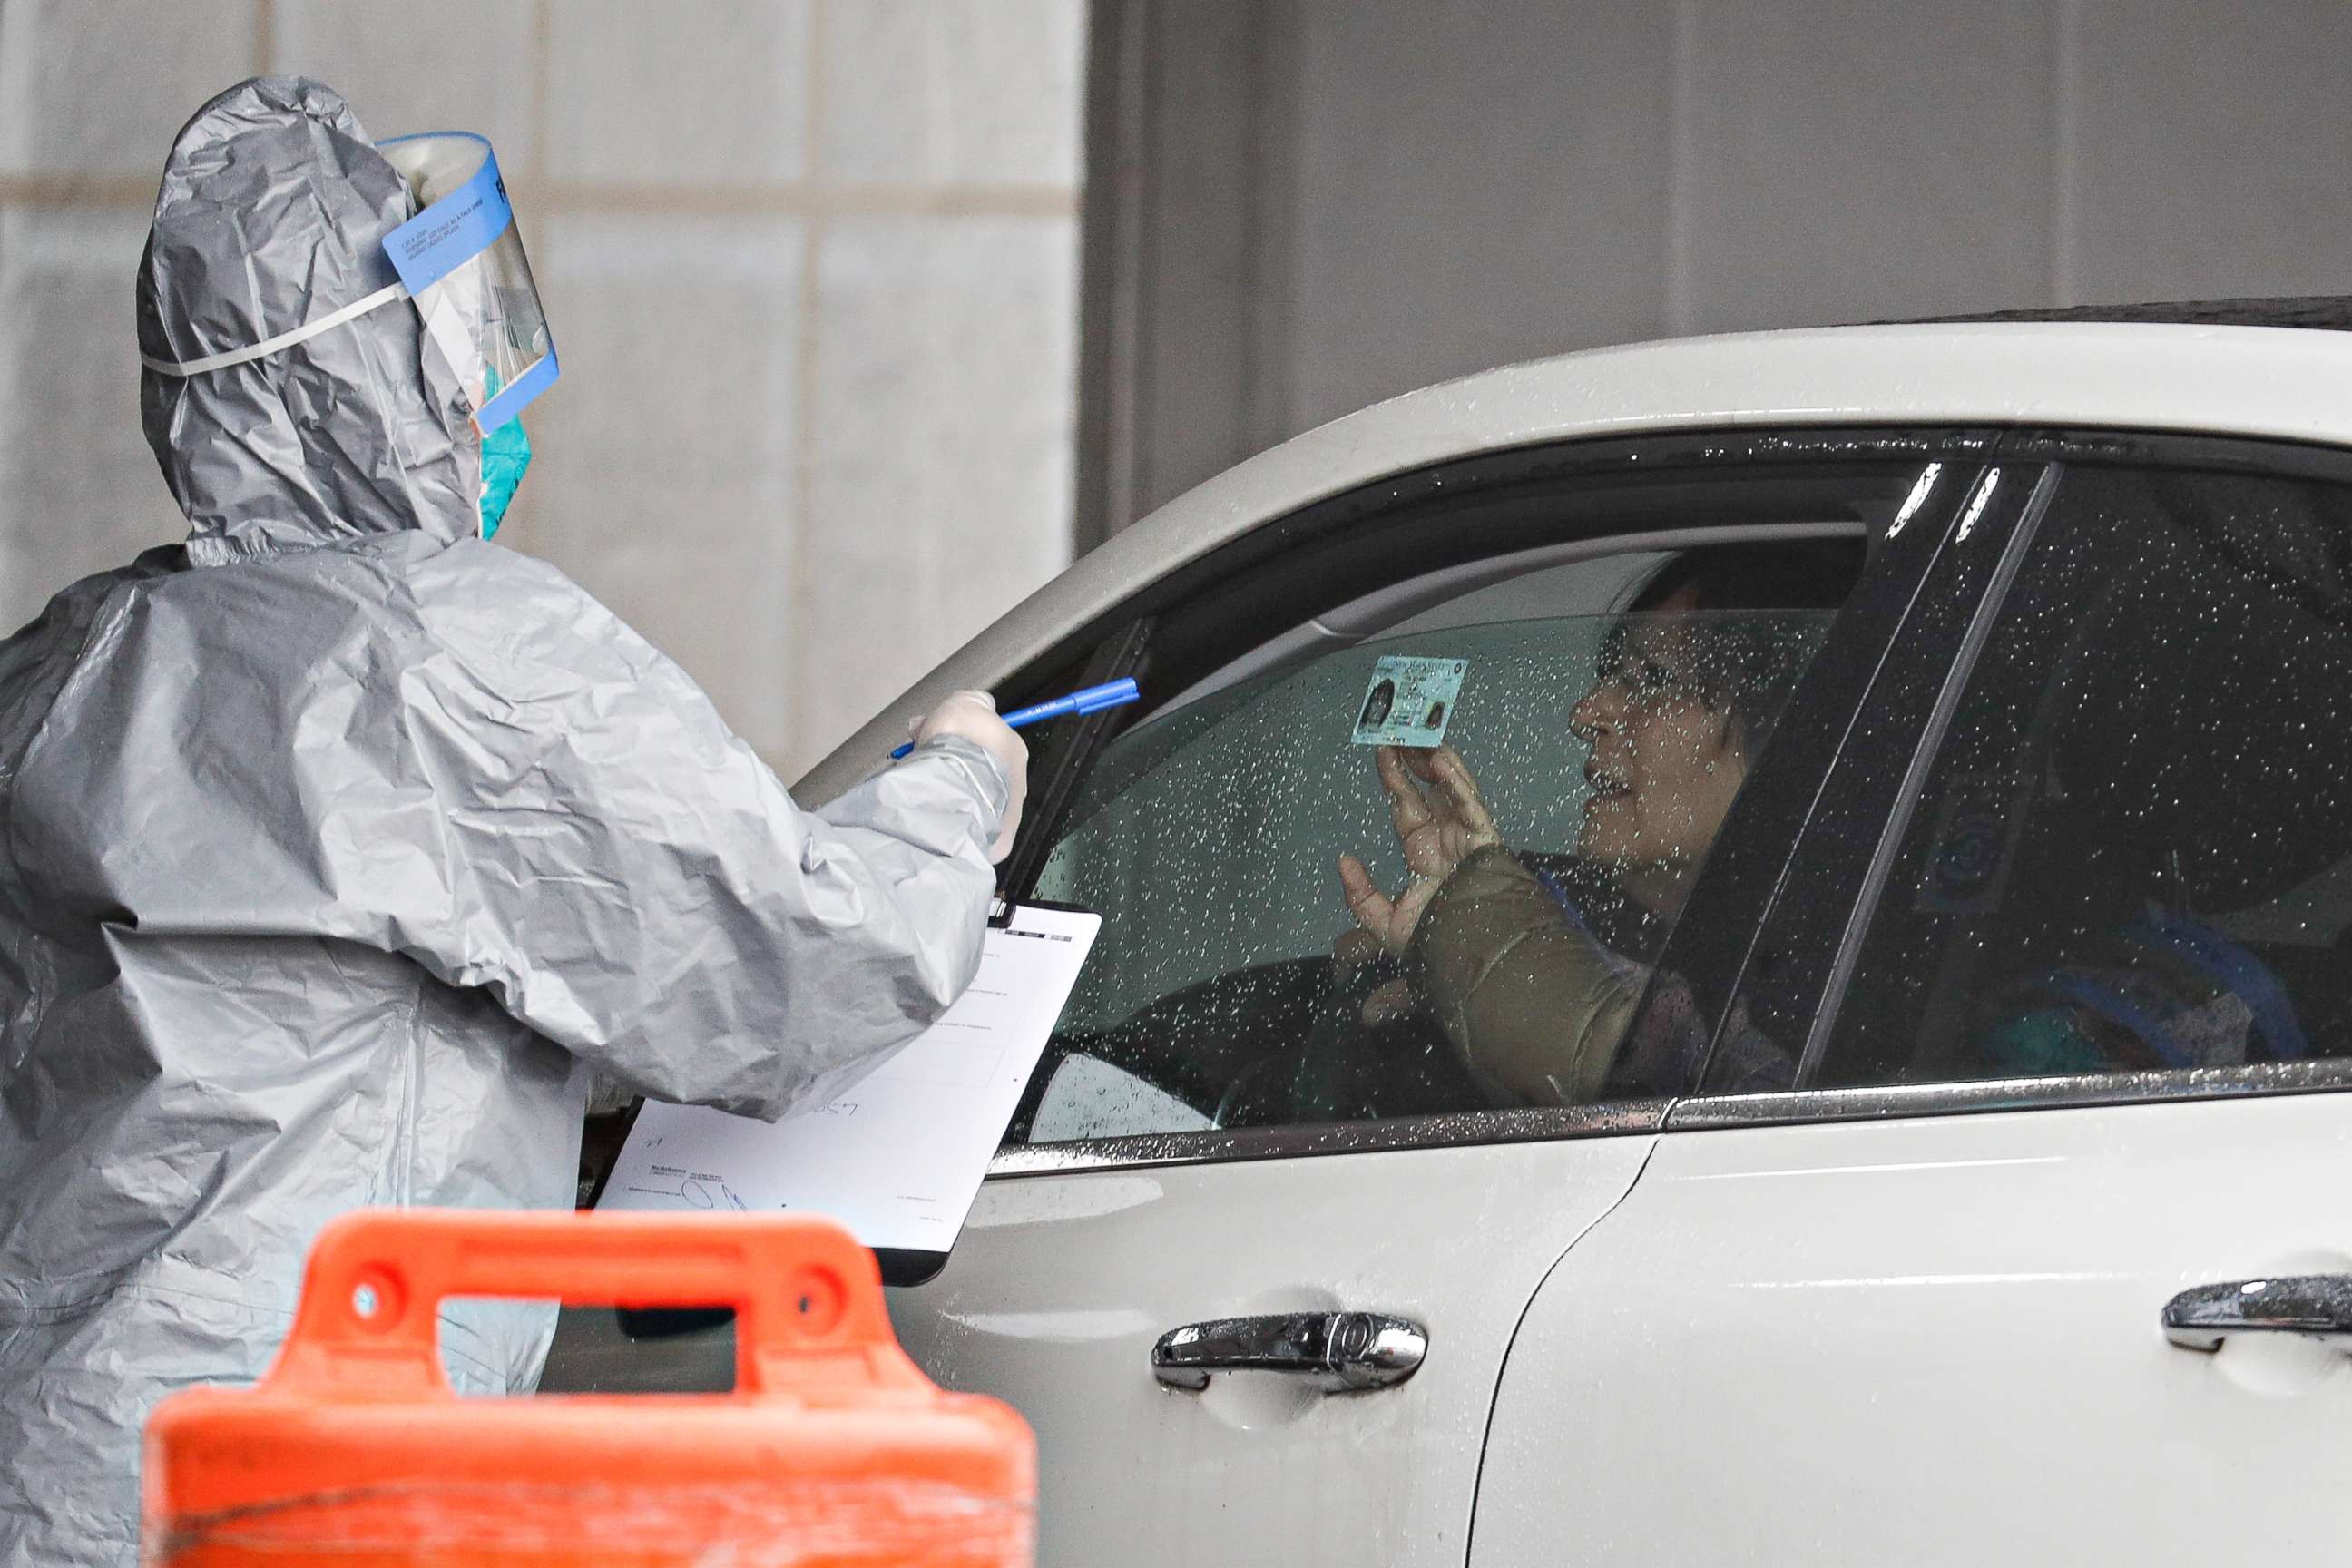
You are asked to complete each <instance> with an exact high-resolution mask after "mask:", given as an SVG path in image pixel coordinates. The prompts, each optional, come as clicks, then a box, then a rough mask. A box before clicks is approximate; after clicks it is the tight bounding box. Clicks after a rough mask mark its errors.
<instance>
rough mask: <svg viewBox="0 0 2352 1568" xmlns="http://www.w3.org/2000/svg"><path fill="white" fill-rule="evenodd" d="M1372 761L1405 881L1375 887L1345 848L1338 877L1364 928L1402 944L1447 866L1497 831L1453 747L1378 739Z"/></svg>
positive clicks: (1389, 946) (1387, 945)
mask: <svg viewBox="0 0 2352 1568" xmlns="http://www.w3.org/2000/svg"><path fill="white" fill-rule="evenodd" d="M1372 766H1373V767H1374V769H1375V770H1376V771H1377V772H1378V773H1380V779H1381V788H1382V789H1384V790H1385V791H1387V792H1388V797H1389V818H1390V821H1391V823H1392V824H1393V825H1394V826H1395V827H1396V836H1397V843H1398V845H1399V847H1402V849H1403V850H1404V866H1405V873H1406V877H1405V885H1404V886H1403V887H1402V888H1400V889H1397V891H1396V893H1395V894H1394V895H1393V896H1391V895H1390V894H1387V893H1383V892H1381V889H1380V888H1379V887H1378V886H1377V885H1375V884H1374V883H1373V881H1372V876H1371V873H1370V871H1367V870H1366V869H1364V863H1363V862H1362V861H1361V860H1359V859H1357V858H1355V857H1354V856H1353V855H1342V856H1340V857H1339V885H1340V887H1341V888H1342V889H1345V890H1346V892H1347V895H1348V912H1349V913H1350V914H1352V915H1354V916H1355V917H1356V924H1357V925H1358V926H1359V927H1360V928H1361V930H1362V931H1364V933H1365V934H1366V935H1368V936H1370V938H1371V939H1372V940H1373V941H1374V942H1378V943H1379V944H1380V945H1381V948H1382V949H1384V950H1385V951H1387V952H1403V951H1404V949H1405V947H1406V945H1407V944H1409V943H1410V942H1412V932H1413V928H1414V927H1415V926H1417V925H1419V924H1420V923H1421V916H1422V911H1423V910H1426V909H1428V908H1429V901H1430V900H1432V899H1433V898H1435V897H1436V896H1437V889H1440V888H1442V887H1444V885H1445V879H1446V878H1448V877H1450V876H1452V875H1453V874H1454V868H1455V867H1457V866H1459V865H1461V864H1462V862H1463V861H1465V860H1466V859H1468V858H1470V856H1471V855H1472V854H1474V853H1475V852H1476V851H1478V850H1480V849H1484V848H1487V847H1490V846H1493V845H1497V844H1500V843H1501V842H1502V841H1503V839H1502V835H1500V834H1498V833H1496V831H1495V819H1494V817H1493V816H1490V815H1489V814H1488V812H1487V810H1486V801H1485V800H1484V799H1483V798H1482V797H1481V796H1480V795H1479V794H1478V782H1477V781H1476V780H1475V779H1474V778H1472V777H1471V776H1470V770H1469V768H1468V767H1467V766H1466V765H1465V763H1463V761H1462V756H1461V753H1459V752H1456V751H1454V748H1453V747H1451V746H1439V747H1437V748H1436V749H1435V750H1433V751H1420V750H1414V751H1407V750H1405V749H1404V748H1402V747H1400V746H1381V747H1379V748H1377V749H1376V750H1375V751H1374V752H1373V753H1372Z"/></svg>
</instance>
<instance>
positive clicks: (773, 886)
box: [0, 79, 1007, 1565]
mask: <svg viewBox="0 0 2352 1568" xmlns="http://www.w3.org/2000/svg"><path fill="white" fill-rule="evenodd" d="M406 216H408V205H407V198H406V196H405V195H404V191H403V189H402V186H401V184H400V182H399V180H398V178H397V177H396V176H395V175H394V173H393V171H392V169H391V168H390V167H389V166H388V165H387V164H386V163H384V161H383V159H382V158H381V157H379V156H378V155H377V154H376V153H374V152H373V150H372V148H371V146H370V143H369V139H368V137H367V135H366V133H365V132H363V131H362V129H361V127H360V125H359V123H358V122H357V121H355V120H354V119H353V117H352V113H351V110H349V109H348V108H346V107H345V106H344V104H343V102H342V101H341V99H339V98H338V97H336V96H335V95H334V94H333V93H332V92H330V91H328V90H327V89H324V88H321V87H320V86H319V85H318V84H316V83H313V82H306V81H299V80H291V79H269V80H262V81H254V82H247V83H245V84H243V85H242V86H239V87H237V88H236V89H231V90H230V91H229V92H227V93H225V94H223V95H222V96H221V97H220V98H218V99H215V100H214V101H213V102H212V103H210V104H208V105H206V106H205V108H204V109H203V110H200V111H199V112H198V114H197V115H196V117H195V119H194V120H193V121H190V122H189V124H188V126H187V128H186V129H185V130H184V132H182V133H181V135H180V138H179V141H178V142H177V143H176V144H175V145H174V147H173V151H172V155H171V160H170V163H169V164H168V166H167V168H166V171H165V174H164V177H163V188H162V191H161V194H160V195H159V196H158V197H157V200H156V206H155V224H154V230H153V235H152V239H151V241H150V243H149V247H148V250H147V254H146V257H145V259H144V261H143V263H142V268H141V272H140V277H139V287H138V302H139V332H140V338H141V343H142V348H143V350H144V352H146V353H149V354H152V355H155V356H157V357H163V358H171V359H188V358H192V357H194V356H196V355H199V354H205V353H216V352H219V351H221V350H224V349H226V348H230V347H234V346H236V345H239V344H244V343H249V342H257V341H258V340H260V339H262V338H265V337H268V336H270V335H273V334H275V333H278V332H281V331H286V330H288V329H289V328H291V327H293V326H296V325H299V323H301V322H302V321H305V320H307V319H310V318H312V317H314V316H316V315H319V314H321V313H323V312H325V311H327V310H331V309H333V308H334V307H336V306H338V305H340V304H342V303H344V302H346V301H348V300H352V299H356V298H358V297H360V296H361V295H362V294H364V293H366V292H368V291H370V290H372V289H375V288H377V287H378V286H379V285H380V284H382V283H383V282H384V281H386V280H387V279H389V277H390V273H389V270H388V268H387V267H386V265H385V263H384V260H383V252H382V249H381V240H382V237H383V234H384V233H385V232H386V231H387V230H388V229H390V228H391V227H392V226H394V225H395V224H397V223H399V222H400V221H401V220H402V219H404V217H406ZM123 352H126V353H127V352H129V345H128V344H125V345H123ZM442 377H443V373H441V371H440V370H439V367H438V364H437V361H436V360H435V359H434V357H433V356H432V355H430V354H427V353H423V352H421V334H420V331H419V326H418V322H417V318H416V313H415V310H414V309H413V308H411V307H409V306H407V305H406V304H404V303H399V304H395V305H394V306H391V307H387V308H385V309H382V310H375V311H373V312H371V313H369V314H367V315H365V316H362V317H361V318H359V319H357V320H355V321H352V322H351V323H349V324H347V325H345V326H342V327H339V328H336V329H334V330H332V331H328V332H326V333H324V334H323V335H321V336H319V337H315V338H312V339H310V341H309V342H306V343H303V344H301V345H299V346H298V347H296V348H293V349H291V350H289V351H287V352H285V353H280V354H277V355H273V356H270V357H268V358H266V359H262V360H259V361H257V362H254V363H247V364H243V365H238V366H235V367H233V368H230V369H227V370H224V371H219V372H215V373H214V374H209V375H199V376H196V377H194V378H191V379H188V380H174V379H172V378H169V377H163V376H158V375H154V374H150V375H149V376H148V377H147V380H146V384H145V387H144V392H143V395H142V405H143V410H144V415H145V421H146V428H147V434H148V438H149V440H150V441H151V443H152V445H153V447H154V448H155V452H156V455H157V457H158V458H160V459H161V460H162V463H163V471H164V474H165V477H166V479H168V480H169V482H170V485H171V488H172V490H173V494H174V495H175V496H176V497H177V498H178V500H179V501H180V503H181V505H182V507H183V508H184V510H185V511H186V513H187V515H188V518H189V520H190V522H191V524H192V528H191V531H190V535H189V539H188V542H187V543H186V545H185V546H184V547H180V546H173V547H170V548H165V549H159V550H155V551H152V552H149V553H147V554H146V555H144V556H142V557H141V558H140V560H139V561H138V562H137V563H135V564H133V565H131V566H130V567H128V568H125V569H123V570H121V571H118V572H114V573H110V574H105V575H101V576H99V577H93V578H90V579H89V580H87V581H85V582H82V583H79V584H75V585H74V586H73V587H71V588H68V589H67V590H66V591H65V592H64V593H63V594H61V595H58V598H57V599H56V600H55V601H54V602H53V603H51V605H49V606H48V608H47V611H45V612H44V613H43V615H42V616H41V617H40V618H39V619H38V620H37V621H35V622H34V623H33V624H32V625H31V626H27V627H26V628H24V629H23V630H22V631H20V632H18V633H17V634H16V636H14V637H10V638H9V639H8V640H7V641H6V642H5V643H0V1563H8V1564H28V1563H39V1564H43V1565H48V1564H55V1563H130V1562H131V1561H132V1560H133V1558H134V1553H135V1549H134V1544H133V1542H134V1538H135V1533H136V1520H137V1489H136V1483H135V1479H134V1475H135V1465H136V1455H137V1439H138V1434H139V1430H140V1426H141V1424H142V1421H143V1419H144V1415H145V1413H146V1411H147V1410H148V1408H149V1407H150V1406H151V1405H152V1403H153V1402H154V1401H155V1400H156V1399H157V1398H158V1397H159V1396H161V1395H162V1394H165V1393H168V1392H170V1391H171V1390H173V1389H176V1388H179V1387H182V1386H184V1385H186V1384H191V1383H194V1382H199V1381H210V1380H222V1379H232V1380H233V1379H249V1378H252V1377H254V1376H256V1375H257V1374H258V1373H261V1372H262V1371H263V1370H264V1369H265V1367H266V1366H267V1364H268V1362H269V1360H270V1358H271V1355H272V1353H273V1352H274V1350H275V1348H276V1345H277V1342H278V1338H279V1336H280V1334H281V1332H282V1331H283V1330H284V1328H285V1326H286V1324H287V1322H288V1319H289V1312H290V1310H291V1309H292V1307H293V1304H294V1298H295V1293H296V1287H297V1282H298V1280H299V1277H300V1269H301V1264H302V1259H303V1256H304V1253H305V1251H306V1248H307V1247H308V1244H309V1242H310V1238H311V1237H312V1236H313V1235H314V1234H315V1233H316V1232H317V1231H318V1229H319V1227H320V1226H321V1225H322V1224H324V1223H325V1222H326V1221H327V1220H328V1219H329V1218H331V1216H333V1215H337V1214H340V1213H342V1212H343V1211H345V1210H348V1209H352V1208H356V1207H359V1206H361V1205H371V1204H415V1205H424V1204H438V1205H491V1206H499V1207H539V1208H546V1207H555V1206H566V1207H568V1206H569V1205H570V1204H571V1201H572V1188H573V1180H574V1168H575V1164H576V1162H577V1159H578V1147H579V1136H580V1118H581V1112H582V1110H583V1105H584V1102H585V1100H586V1097H587V1090H588V1082H589V1078H590V1074H591V1071H592V1069H596V1070H602V1071H603V1072H604V1073H606V1074H609V1075H611V1076H613V1077H614V1078H617V1079H621V1080H623V1081H624V1082H625V1083H626V1084H628V1085H630V1086H631V1087H633V1088H635V1089H638V1090H640V1091H642V1092H644V1093H646V1094H648V1095H653V1096H656V1097H659V1098H662V1099H667V1100H685V1101H691V1102H695V1103H698V1104H707V1105H715V1106H721V1107H724V1108H726V1109H728V1110H735V1111H741V1112H749V1113H751V1114H754V1115H761V1116H769V1117H773V1116H776V1115H779V1114H781V1113H782V1112H784V1111H786V1110H790V1109H792V1108H793V1107H794V1106H796V1105H799V1104H801V1103H803V1102H804V1101H808V1100H817V1099H821V1098H823V1097H825V1096H828V1095H831V1094H833V1093H835V1091H836V1090H838V1089H841V1088H842V1087H844V1086H845V1085H846V1084H847V1083H849V1082H850V1081H852V1080H853V1079H856V1078H857V1077H858V1076H859V1075H860V1074H862V1073H864V1072H865V1071H866V1069H868V1068H871V1067H872V1066H874V1065H875V1063H876V1062H877V1060H879V1059H880V1058H882V1057H884V1056H885V1055H887V1053H888V1052H889V1051H890V1050H891V1048H892V1047H895V1046H897V1045H898V1044H900V1043H902V1042H904V1041H906V1040H907V1039H908V1038H910V1037H912V1036H914V1035H915V1034H917V1033H918V1032H919V1031H920V1030H921V1029H922V1028H923V1027H924V1026H926V1025H928V1024H929V1022H930V1020H931V1019H932V1018H934V1017H935V1016H937V1015H938V1014H939V1013H940V1012H941V1011H942V1010H943V1009H944V1008H945V1007H946V1006H947V1005H948V1004H949V1003H950V1001H951V1000H952V999H953V998H954V997H955V996H956V995H957V994H958V993H959V992H961V989H962V988H963V986H964V985H965V984H967V983H968V982H969V980H970V978H971V973H972V971H973V969H974V968H975V966H976V965H977V963H978V962H979V951H980V940H981V934H982V928H983V924H984V910H985V906H986V902H987V900H988V898H989V895H990V892H991V889H992V882H993V874H992V870H991V868H990V866H989V862H988V859H987V857H986V853H985V850H986V847H987V846H988V844H989V842H990V840H991V838H992V837H993V836H994V834H995V833H996V830H997V826H998V824H999V820H1000V817H1001V816H1002V814H1003V810H1004V808H1005V805H1006V801H1007V785H1006V782H1005V779H1004V776H1003V772H1002V770H1001V769H1000V768H999V767H998V765H997V764H996V763H994V762H993V761H992V760H991V759H990V758H989V757H988V756H987V755H986V754H985V753H984V752H982V750H981V749H980V748H979V747H977V746H975V745H972V744H971V743H970V742H965V741H961V740H941V741H934V742H930V743H929V744H927V745H925V746H924V747H922V748H921V749H920V750H919V751H918V752H916V753H915V754H914V755H913V756H912V757H910V758H909V759H908V760H907V761H906V762H905V763H900V764H898V766H896V767H893V768H890V769H889V770H887V772H884V773H881V774H879V775H878V776H877V777H876V778H874V779H872V780H869V781H868V782H867V783H866V784H863V785H861V786H859V787H858V788H857V789H856V790H854V791H852V792H851V793H850V794H849V795H846V796H845V797H844V798H843V799H841V800H839V801H836V802H835V803H834V804H833V805H830V806H827V807H825V808H824V810H822V811H814V812H803V811H802V810H800V809H798V808H797V807H795V805H793V802H792V800H791V799H790V798H789V797H788V796H787V795H786V794H785V792H784V790H783V787H782V785H781V784H778V782H777V781H776V779H775V777H774V775H773V774H772V773H770V772H769V771H768V769H767V768H765V767H764V766H762V765H761V763H760V761H759V760H758V758H757V757H755V756H754V755H753V754H752V753H751V751H750V750H749V749H748V748H747V747H746V746H745V745H744V744H743V743H742V742H740V741H738V740H737V739H736V738H735V737H734V736H732V735H731V734H730V733H729V732H728V731H727V728H726V726H725V725H724V724H723V723H722V722H721V721H720V720H719V715H718V714H717V713H716V712H715V711H714V710H712V708H711V706H710V703H709V700H707V699H706V698H705V697H704V696H703V694H702V692H701V691H700V690H698V689H697V688H696V687H695V685H694V684H693V682H692V681H690V680H689V679H688V678H687V677H686V676H685V675H684V674H683V673H682V672H681V671H679V669H678V668H677V667H676V666H675V665H673V664H671V663H670V662H669V660H667V659H666V658H663V657H662V656H661V655H660V654H659V653H657V652H656V651H655V650H654V649H653V648H652V647H649V646H647V644H646V643H645V642H644V641H643V640H642V639H641V638H639V637H636V636H635V634H634V633H632V632H631V631H630V630H629V628H628V627H627V626H624V625H623V624H622V623H621V622H620V621H619V620H617V619H616V618H614V616H613V615H612V614H611V613H610V612H609V611H607V610H605V609H604V607H603V606H602V605H598V604H597V603H596V602H595V601H594V600H593V599H592V598H590V597H589V596H588V595H587V594H586V593H584V592H583V591H582V590H581V589H580V588H578V587H576V586H575V585H573V584H572V583H571V582H570V581H568V580H567V579H565V578H564V577H563V576H562V574H560V573H558V572H556V571H555V570H554V569H553V568H551V567H549V566H547V565H544V564H542V563H539V562H537V561H533V560H530V559H528V558H525V557H523V556H520V555H517V554H514V553H512V552H509V551H506V550H502V549H499V548H498V547H496V546H494V545H490V544H485V543H482V542H479V541H478V540H477V539H476V538H475V537H474V534H475V532H476V531H477V525H476V521H475V502H474V496H475V493H476V489H477V473H478V443H477V438H476V437H474V435H473V433H472V427H471V425H470V424H469V423H468V421H467V417H466V415H465V413H464V412H463V410H462V408H461V405H460V404H459V402H458V401H457V396H456V394H455V390H454V388H453V387H452V386H450V385H447V384H444V381H443V378H442ZM474 1306H475V1310H470V1311H468V1310H466V1309H465V1308H463V1307H460V1308H458V1309H457V1310H453V1312H452V1313H451V1315H450V1318H449V1321H446V1323H445V1327H444V1331H443V1337H444V1341H445V1343H446V1349H447V1357H446V1359H447V1360H448V1361H449V1363H451V1364H452V1366H453V1368H454V1369H455V1371H456V1373H457V1375H458V1376H459V1377H460V1378H461V1379H463V1380H464V1381H465V1382H466V1383H467V1384H471V1385H472V1386H474V1387H476V1388H479V1389H484V1390H506V1389H511V1388H517V1387H528V1386H529V1385H530V1384H531V1383H532V1381H533V1380H534V1379H535V1378H536V1376H537V1374H538V1368H539V1365H540V1362H541V1357H542V1355H543V1354H544V1352H545V1349H546V1344H547V1340H548V1337H549V1334H550V1332H551V1326H552V1321H553V1314H552V1310H551V1309H530V1308H518V1307H512V1306H507V1307H492V1306H490V1305H488V1304H481V1303H477V1304H474Z"/></svg>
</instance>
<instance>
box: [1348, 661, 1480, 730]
mask: <svg viewBox="0 0 2352 1568" xmlns="http://www.w3.org/2000/svg"><path fill="white" fill-rule="evenodd" d="M1469 668H1470V662H1469V660H1467V659H1461V658H1413V657H1412V656H1411V655H1407V654H1395V653H1392V654H1384V655H1382V656H1381V661H1380V662H1379V663H1378V664H1376V665H1374V666H1372V679H1371V684H1370V685H1369V686H1367V687H1366V688H1365V689H1364V701H1363V706H1362V707H1360V708H1359V709H1357V710H1356V733H1355V736H1354V740H1355V743H1356V744H1357V745H1359V746H1419V747H1424V748H1425V747H1430V746H1434V745H1437V744H1438V743H1440V742H1443V741H1444V739H1445V726H1446V725H1447V724H1448V723H1450V722H1451V721H1453V718H1454V704H1455V703H1456V702H1457V701H1459V700H1460V699H1461V696H1462V677H1463V674H1464V672H1465V671H1466V670H1468V669H1469Z"/></svg>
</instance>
